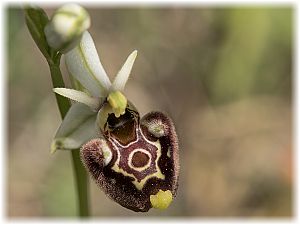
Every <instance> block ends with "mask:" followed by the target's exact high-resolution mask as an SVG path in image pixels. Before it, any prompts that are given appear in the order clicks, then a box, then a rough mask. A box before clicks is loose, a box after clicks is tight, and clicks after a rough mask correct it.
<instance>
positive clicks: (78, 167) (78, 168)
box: [24, 7, 89, 217]
mask: <svg viewBox="0 0 300 225" xmlns="http://www.w3.org/2000/svg"><path fill="white" fill-rule="evenodd" d="M24 11H25V19H26V24H27V27H28V29H29V31H30V34H31V36H32V38H33V40H34V41H35V43H36V45H37V46H38V48H39V49H40V51H41V52H42V54H43V55H44V56H45V58H46V60H47V62H48V65H49V69H50V73H51V80H52V84H53V87H54V88H55V87H65V84H64V81H63V78H62V74H61V70H60V58H61V53H60V52H59V51H57V50H55V49H53V48H52V47H50V46H49V45H48V42H47V40H46V37H45V34H44V28H45V26H46V25H47V24H48V23H49V19H48V17H47V15H46V13H45V12H44V11H43V10H42V9H41V8H39V7H25V9H24ZM55 97H56V102H57V106H58V109H59V112H60V115H61V118H62V119H64V117H65V116H66V115H67V112H68V111H69V109H70V107H71V103H70V101H69V100H68V99H67V98H64V97H63V96H60V95H58V94H56V95H55ZM71 157H72V163H73V171H74V178H75V186H76V192H77V198H78V206H79V207H78V215H79V216H80V217H88V216H89V201H88V199H89V198H88V197H89V196H88V195H89V193H88V178H87V174H86V171H85V169H84V167H83V166H82V163H81V160H80V156H79V149H77V151H76V150H75V151H71Z"/></svg>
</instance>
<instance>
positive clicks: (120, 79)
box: [111, 50, 137, 91]
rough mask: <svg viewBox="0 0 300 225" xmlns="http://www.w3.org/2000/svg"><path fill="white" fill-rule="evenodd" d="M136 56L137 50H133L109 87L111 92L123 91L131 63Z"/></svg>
mask: <svg viewBox="0 0 300 225" xmlns="http://www.w3.org/2000/svg"><path fill="white" fill-rule="evenodd" d="M136 56H137V50H134V51H133V52H132V53H131V54H130V55H129V56H128V58H127V59H126V61H125V63H124V65H123V66H122V68H121V70H120V71H119V72H118V74H117V76H116V77H115V80H114V82H113V84H112V86H111V90H113V91H123V89H124V87H125V85H126V82H127V80H128V78H129V75H130V72H131V69H132V66H133V63H134V61H135V58H136Z"/></svg>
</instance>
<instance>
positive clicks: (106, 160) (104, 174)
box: [52, 31, 179, 212]
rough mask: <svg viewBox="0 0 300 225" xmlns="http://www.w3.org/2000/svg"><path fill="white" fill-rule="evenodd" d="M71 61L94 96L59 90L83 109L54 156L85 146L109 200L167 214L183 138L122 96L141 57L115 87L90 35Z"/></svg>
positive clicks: (165, 120)
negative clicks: (64, 150)
mask: <svg viewBox="0 0 300 225" xmlns="http://www.w3.org/2000/svg"><path fill="white" fill-rule="evenodd" d="M65 56H66V64H67V68H68V70H69V71H70V72H71V75H72V76H74V77H75V78H76V79H77V80H78V81H79V82H80V83H81V84H82V85H83V86H84V87H85V88H86V90H87V92H88V93H84V92H81V91H76V90H70V89H66V88H55V89H54V91H55V92H56V93H58V94H60V95H63V96H65V97H68V98H70V99H72V100H74V101H76V102H77V103H75V104H73V105H72V107H71V109H70V110H69V111H70V114H69V112H68V114H67V115H66V117H65V119H64V121H63V123H62V125H61V127H60V128H59V130H58V133H57V135H56V138H55V140H54V142H53V145H52V146H53V149H52V151H53V152H54V151H55V150H56V149H68V148H70V149H75V148H76V147H81V146H82V147H81V149H80V153H81V160H82V162H83V164H84V165H85V167H86V169H87V170H88V171H89V173H90V175H91V176H92V178H93V179H94V180H95V182H96V183H97V184H98V185H99V187H100V188H101V189H102V190H103V191H104V193H105V194H106V195H107V196H109V197H110V198H111V199H113V200H114V201H116V202H117V203H119V204H120V205H122V206H124V207H125V208H128V209H131V210H133V211H136V212H147V211H148V210H149V209H150V208H157V209H166V208H167V207H168V206H169V205H170V203H171V202H172V200H173V199H174V198H175V197H176V193H177V188H178V176H179V149H178V138H177V135H176V132H175V127H174V124H173V122H172V120H171V119H170V118H169V117H168V116H167V115H165V114H164V113H161V112H150V113H148V114H146V115H145V116H143V117H142V118H141V117H140V114H139V112H138V110H137V109H136V107H135V106H134V105H133V104H132V103H131V102H130V101H129V100H127V98H126V97H125V95H124V94H123V93H122V91H123V89H124V87H125V84H126V82H127V80H128V77H129V74H130V72H131V69H132V66H133V63H134V61H135V58H136V56H137V51H133V53H131V54H130V55H129V56H128V58H127V60H126V61H125V63H124V65H123V66H122V68H121V70H120V71H119V72H118V74H117V76H116V77H115V79H114V81H113V82H112V83H111V82H110V80H109V79H108V76H107V75H106V72H105V70H104V68H103V66H102V64H101V62H100V59H99V58H98V55H97V52H96V49H95V46H94V43H93V40H92V38H91V36H90V34H89V33H88V32H87V31H86V32H84V33H83V36H82V39H81V41H80V43H79V45H78V46H77V47H75V48H74V49H72V50H71V51H70V52H68V53H67V54H66V55H65ZM83 106H84V107H83ZM87 108H88V109H87ZM72 120H74V123H72V122H70V123H68V122H67V121H72ZM88 121H93V126H91V124H90V123H88ZM80 124H82V126H81V125H80ZM87 129H88V130H87ZM91 131H92V132H91ZM86 134H88V135H86ZM79 137H81V138H79ZM87 140H88V141H87ZM83 143H85V144H83ZM82 144H83V145H82Z"/></svg>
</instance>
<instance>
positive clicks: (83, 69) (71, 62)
mask: <svg viewBox="0 0 300 225" xmlns="http://www.w3.org/2000/svg"><path fill="white" fill-rule="evenodd" d="M65 57H66V65H67V68H68V70H69V72H70V73H71V75H72V76H74V77H75V78H76V79H77V80H78V81H79V82H80V83H81V84H82V85H83V86H84V87H85V88H86V89H87V90H88V91H89V92H90V93H91V94H92V95H93V96H97V97H102V96H106V94H107V93H108V90H109V88H110V86H111V82H110V80H109V78H108V76H107V74H106V72H105V70H104V68H103V66H102V64H101V62H100V59H99V56H98V53H97V50H96V47H95V44H94V41H93V39H92V37H91V35H90V34H89V32H87V31H85V32H84V33H83V35H82V39H81V41H80V44H79V45H78V46H77V47H76V48H74V49H73V50H71V51H70V52H68V53H67V54H66V55H65Z"/></svg>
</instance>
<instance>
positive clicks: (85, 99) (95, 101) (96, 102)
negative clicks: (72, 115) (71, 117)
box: [53, 88, 100, 110]
mask: <svg viewBox="0 0 300 225" xmlns="http://www.w3.org/2000/svg"><path fill="white" fill-rule="evenodd" d="M53 91H54V92H55V93H57V94H59V95H62V96H64V97H67V98H69V99H72V100H74V101H76V102H80V103H83V104H85V105H87V106H88V107H90V108H91V109H93V110H98V109H99V107H100V99H99V98H95V97H91V96H89V95H87V94H86V93H85V92H82V91H77V90H74V89H68V88H54V89H53Z"/></svg>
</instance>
